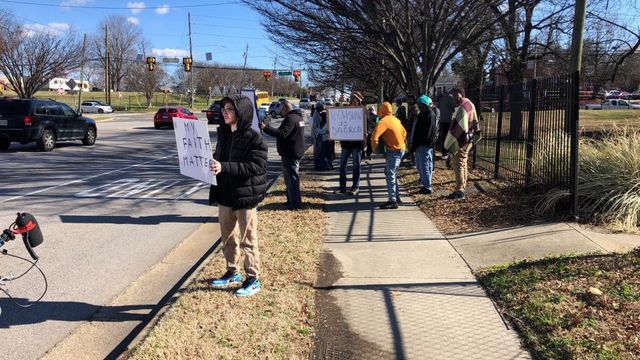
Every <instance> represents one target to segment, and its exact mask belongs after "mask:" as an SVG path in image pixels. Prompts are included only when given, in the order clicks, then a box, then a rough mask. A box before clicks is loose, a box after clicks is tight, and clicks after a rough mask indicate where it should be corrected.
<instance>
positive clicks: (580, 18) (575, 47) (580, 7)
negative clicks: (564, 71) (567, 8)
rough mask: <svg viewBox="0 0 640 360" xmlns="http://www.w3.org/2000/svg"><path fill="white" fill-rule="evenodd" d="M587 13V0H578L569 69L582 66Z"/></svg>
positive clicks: (573, 69) (577, 68) (578, 69)
mask: <svg viewBox="0 0 640 360" xmlns="http://www.w3.org/2000/svg"><path fill="white" fill-rule="evenodd" d="M586 15H587V0H577V1H576V10H575V15H574V17H573V18H574V21H573V34H572V36H571V63H570V64H571V68H570V69H569V71H571V72H574V71H580V68H581V67H582V43H583V40H584V22H585V17H586Z"/></svg>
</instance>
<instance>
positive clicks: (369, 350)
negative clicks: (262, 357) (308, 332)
mask: <svg viewBox="0 0 640 360" xmlns="http://www.w3.org/2000/svg"><path fill="white" fill-rule="evenodd" d="M340 268H341V265H340V262H338V260H337V259H336V258H335V257H334V256H333V255H332V254H331V253H330V252H328V251H325V252H324V253H323V254H322V257H321V261H320V271H319V272H318V280H317V282H316V288H317V291H316V297H315V300H316V316H317V318H316V325H315V333H316V337H315V342H314V351H313V353H312V355H311V357H310V359H314V360H316V359H317V360H324V359H395V356H394V355H393V354H391V353H388V352H385V351H384V350H382V349H380V347H379V346H378V345H376V344H373V343H371V342H368V341H365V340H364V339H362V338H361V337H359V336H358V335H357V334H356V333H354V332H352V331H351V329H350V328H349V325H348V324H347V322H346V321H345V319H344V317H343V316H342V312H341V311H340V307H339V306H338V305H337V304H336V300H335V298H334V297H333V295H332V294H331V290H329V289H327V287H329V286H331V285H333V284H334V283H335V281H337V280H338V279H339V278H340V277H341V276H342V275H341V273H340Z"/></svg>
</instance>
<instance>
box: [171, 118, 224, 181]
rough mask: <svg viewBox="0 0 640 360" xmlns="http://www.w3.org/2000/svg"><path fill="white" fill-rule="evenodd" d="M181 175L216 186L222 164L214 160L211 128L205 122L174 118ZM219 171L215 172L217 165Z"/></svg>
mask: <svg viewBox="0 0 640 360" xmlns="http://www.w3.org/2000/svg"><path fill="white" fill-rule="evenodd" d="M173 127H174V129H175V135H176V145H177V147H178V161H179V163H180V174H182V175H186V176H188V177H191V178H194V179H196V180H200V181H204V182H206V183H209V184H212V185H216V177H215V174H217V173H219V172H220V170H221V168H220V163H219V162H217V161H216V160H215V159H213V151H212V148H211V139H210V138H209V128H208V127H207V123H206V122H205V121H199V120H188V119H179V118H173ZM214 161H215V162H216V163H218V168H217V169H218V170H217V172H215V169H216V168H215V163H214Z"/></svg>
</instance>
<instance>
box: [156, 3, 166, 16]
mask: <svg viewBox="0 0 640 360" xmlns="http://www.w3.org/2000/svg"><path fill="white" fill-rule="evenodd" d="M168 12H169V5H162V6H158V7H157V8H156V13H158V14H160V15H164V14H167V13H168Z"/></svg>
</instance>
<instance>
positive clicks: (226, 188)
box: [209, 95, 267, 210]
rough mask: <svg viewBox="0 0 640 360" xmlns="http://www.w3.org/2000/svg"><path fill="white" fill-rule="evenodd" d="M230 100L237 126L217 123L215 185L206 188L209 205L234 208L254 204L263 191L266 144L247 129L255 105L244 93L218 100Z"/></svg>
mask: <svg viewBox="0 0 640 360" xmlns="http://www.w3.org/2000/svg"><path fill="white" fill-rule="evenodd" d="M227 101H231V102H233V104H234V106H235V108H236V118H237V119H238V124H237V125H238V126H237V130H236V131H235V132H232V131H231V126H229V125H227V124H221V125H220V126H218V142H217V143H216V150H215V152H214V153H213V158H214V159H216V160H218V161H219V162H220V163H221V165H222V170H221V171H220V173H219V174H218V175H217V176H216V181H217V183H218V185H216V186H211V187H210V189H209V204H210V205H213V204H215V203H218V204H219V205H223V206H228V207H231V208H233V209H234V210H238V209H249V208H253V207H256V206H257V205H258V204H259V203H260V202H261V201H262V200H263V199H264V196H265V193H266V192H267V145H266V144H265V143H264V141H263V140H262V135H260V133H258V132H257V131H255V130H254V129H252V128H251V122H252V121H253V111H254V108H255V104H253V102H252V101H251V100H250V99H249V98H248V97H246V96H243V95H232V96H230V97H228V98H225V99H223V100H222V103H223V104H225V103H226V102H227Z"/></svg>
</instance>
